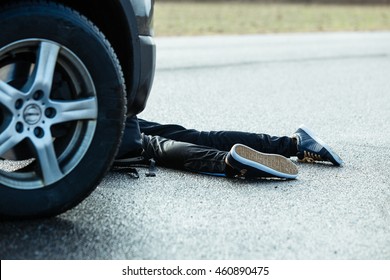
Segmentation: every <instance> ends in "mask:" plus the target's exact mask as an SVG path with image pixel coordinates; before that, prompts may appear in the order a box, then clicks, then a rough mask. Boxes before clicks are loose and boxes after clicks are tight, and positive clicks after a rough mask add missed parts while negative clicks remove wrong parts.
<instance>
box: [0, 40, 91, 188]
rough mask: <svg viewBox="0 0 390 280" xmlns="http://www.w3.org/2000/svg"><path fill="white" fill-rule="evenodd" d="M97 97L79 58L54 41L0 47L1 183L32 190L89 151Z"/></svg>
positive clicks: (58, 176)
mask: <svg viewBox="0 0 390 280" xmlns="http://www.w3.org/2000/svg"><path fill="white" fill-rule="evenodd" d="M97 106H98V105H97V96H96V90H95V87H94V84H93V81H92V78H91V76H90V74H89V72H88V70H87V68H86V67H85V66H84V64H83V63H82V62H81V60H80V59H79V58H78V57H77V56H76V54H74V53H73V52H72V51H70V50H69V49H67V48H65V47H64V46H61V45H59V44H57V43H55V42H52V41H48V40H41V39H28V40H21V41H18V42H14V43H12V44H10V45H8V46H5V47H3V48H2V49H0V157H1V158H2V159H3V160H1V161H0V184H1V185H3V186H7V187H11V188H16V189H29V190H31V189H37V188H42V187H44V186H47V185H50V184H53V183H55V182H57V181H59V180H61V179H62V178H64V177H65V176H66V175H67V174H68V173H69V172H71V171H72V170H73V169H74V168H75V167H76V166H77V165H78V164H79V163H80V161H81V160H82V158H83V157H84V155H85V153H86V151H87V150H88V148H89V146H90V144H91V142H92V139H93V136H94V132H95V128H96V122H97V114H98V107H97Z"/></svg>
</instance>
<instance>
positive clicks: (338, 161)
mask: <svg viewBox="0 0 390 280" xmlns="http://www.w3.org/2000/svg"><path fill="white" fill-rule="evenodd" d="M299 128H300V129H301V130H303V131H304V132H306V133H307V134H308V135H309V136H310V137H311V138H313V139H314V141H316V142H317V143H318V144H320V145H321V146H322V147H324V149H325V150H327V151H328V153H329V154H330V155H331V157H332V158H333V161H331V162H332V163H333V164H334V165H337V166H342V165H344V162H343V160H342V159H341V158H340V157H339V156H338V155H337V154H336V153H334V152H333V151H332V149H331V148H330V147H329V146H328V145H327V144H326V143H325V142H324V141H322V140H321V139H320V138H318V136H317V135H316V134H315V133H314V132H313V131H311V130H310V129H309V128H308V127H306V126H305V125H301V126H300V127H299Z"/></svg>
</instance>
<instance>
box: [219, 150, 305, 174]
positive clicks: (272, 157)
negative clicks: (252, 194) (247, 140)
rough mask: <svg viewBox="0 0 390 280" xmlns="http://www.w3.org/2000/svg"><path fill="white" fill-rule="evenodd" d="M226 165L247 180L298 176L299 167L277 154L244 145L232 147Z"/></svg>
mask: <svg viewBox="0 0 390 280" xmlns="http://www.w3.org/2000/svg"><path fill="white" fill-rule="evenodd" d="M226 164H227V165H229V166H230V167H232V168H233V169H234V170H235V171H237V173H238V176H240V177H246V178H272V177H273V178H275V177H276V178H285V179H295V178H296V177H297V176H298V168H297V166H296V165H295V164H294V163H293V162H292V161H291V160H290V159H288V158H286V157H284V156H281V155H276V154H264V153H260V152H258V151H256V150H253V149H251V148H249V147H247V146H244V145H242V144H236V145H234V146H233V147H232V149H231V150H230V152H229V153H228V155H227V157H226Z"/></svg>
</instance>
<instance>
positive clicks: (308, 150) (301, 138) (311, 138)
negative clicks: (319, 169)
mask: <svg viewBox="0 0 390 280" xmlns="http://www.w3.org/2000/svg"><path fill="white" fill-rule="evenodd" d="M293 138H295V139H297V146H298V153H297V156H298V158H299V159H300V160H302V161H305V162H314V161H330V162H331V163H333V164H334V165H336V166H341V165H343V161H342V160H341V158H340V157H339V156H338V155H337V154H336V153H335V152H333V151H332V150H331V148H330V147H329V146H328V145H327V144H325V142H324V141H322V140H321V139H320V138H318V137H317V136H316V135H315V134H314V132H312V131H311V130H310V129H309V128H307V127H306V126H304V125H301V126H300V127H299V128H298V130H297V131H296V132H295V133H294V135H293Z"/></svg>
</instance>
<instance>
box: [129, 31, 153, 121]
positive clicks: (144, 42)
mask: <svg viewBox="0 0 390 280" xmlns="http://www.w3.org/2000/svg"><path fill="white" fill-rule="evenodd" d="M139 55H140V56H139V58H140V60H139V66H140V71H139V73H140V74H139V80H138V88H137V94H136V95H135V98H134V100H133V102H132V104H131V105H130V106H129V107H128V115H136V114H138V113H140V112H141V111H142V110H144V109H145V106H146V102H147V100H148V98H149V95H150V92H151V89H152V85H153V79H154V72H155V67H156V45H155V43H154V40H153V37H152V36H139Z"/></svg>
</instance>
